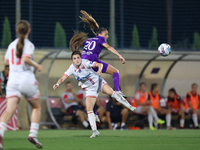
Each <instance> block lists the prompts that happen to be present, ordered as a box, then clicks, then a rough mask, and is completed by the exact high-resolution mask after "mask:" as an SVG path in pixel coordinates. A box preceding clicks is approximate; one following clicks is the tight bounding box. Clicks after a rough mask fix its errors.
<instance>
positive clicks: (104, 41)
mask: <svg viewBox="0 0 200 150" xmlns="http://www.w3.org/2000/svg"><path fill="white" fill-rule="evenodd" d="M99 42H100V44H101V45H103V44H104V43H107V42H106V39H105V38H104V37H101V38H100V39H99Z"/></svg>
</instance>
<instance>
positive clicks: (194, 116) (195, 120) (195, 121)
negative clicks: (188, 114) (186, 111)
mask: <svg viewBox="0 0 200 150" xmlns="http://www.w3.org/2000/svg"><path fill="white" fill-rule="evenodd" d="M192 120H193V122H194V126H195V127H197V126H198V120H197V114H192Z"/></svg>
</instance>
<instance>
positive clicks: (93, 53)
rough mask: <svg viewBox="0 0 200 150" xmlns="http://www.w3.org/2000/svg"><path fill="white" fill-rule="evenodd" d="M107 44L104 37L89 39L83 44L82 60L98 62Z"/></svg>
mask: <svg viewBox="0 0 200 150" xmlns="http://www.w3.org/2000/svg"><path fill="white" fill-rule="evenodd" d="M104 43H107V42H106V39H105V38H104V37H102V36H96V37H93V38H90V39H88V40H87V41H85V42H84V43H83V46H84V48H83V52H82V55H81V58H82V59H88V60H90V61H94V60H97V59H98V57H99V54H100V53H101V51H102V48H103V44H104Z"/></svg>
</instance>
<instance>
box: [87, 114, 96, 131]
mask: <svg viewBox="0 0 200 150" xmlns="http://www.w3.org/2000/svg"><path fill="white" fill-rule="evenodd" d="M87 114H88V118H89V122H90V126H91V128H92V131H95V130H97V125H96V118H95V116H94V112H93V111H88V112H87Z"/></svg>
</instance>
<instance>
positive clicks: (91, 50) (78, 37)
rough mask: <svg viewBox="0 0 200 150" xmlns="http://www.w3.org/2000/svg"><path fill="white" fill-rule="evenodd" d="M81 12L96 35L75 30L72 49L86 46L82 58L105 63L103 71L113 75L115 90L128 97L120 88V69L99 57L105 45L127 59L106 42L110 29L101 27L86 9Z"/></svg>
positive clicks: (71, 42) (83, 18)
mask: <svg viewBox="0 0 200 150" xmlns="http://www.w3.org/2000/svg"><path fill="white" fill-rule="evenodd" d="M81 13H82V16H81V17H80V18H81V21H82V22H85V23H87V24H88V25H89V26H90V28H91V30H92V31H93V33H94V34H95V35H96V36H95V37H93V38H88V37H87V34H86V33H83V32H79V31H75V32H74V35H73V37H72V38H71V40H70V49H71V50H72V51H78V50H79V48H80V47H81V46H83V47H84V48H83V52H82V56H81V58H82V59H87V60H90V61H92V62H98V63H101V64H103V68H102V73H107V74H110V75H112V76H113V83H114V85H115V91H117V92H118V93H119V94H121V95H122V96H124V98H127V96H125V95H124V94H123V93H122V92H121V91H120V89H119V86H120V75H119V71H118V70H117V69H116V68H114V67H113V66H111V65H109V64H107V63H105V62H102V61H100V60H99V58H98V57H99V54H100V53H101V51H102V49H103V47H105V48H106V49H108V50H109V51H110V52H112V53H113V54H115V55H117V56H118V57H119V59H120V60H121V61H122V63H123V64H124V63H125V59H124V58H123V57H122V56H121V55H120V54H119V53H118V52H117V51H116V50H115V49H114V48H113V47H111V46H110V45H108V43H107V42H106V40H107V39H108V30H107V29H105V28H99V25H98V23H97V22H96V21H95V19H94V18H93V17H92V16H91V15H89V14H88V13H87V12H86V11H83V10H81ZM94 29H96V30H97V32H96V33H95V32H94ZM93 69H94V71H96V72H97V71H98V67H97V68H93Z"/></svg>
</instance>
